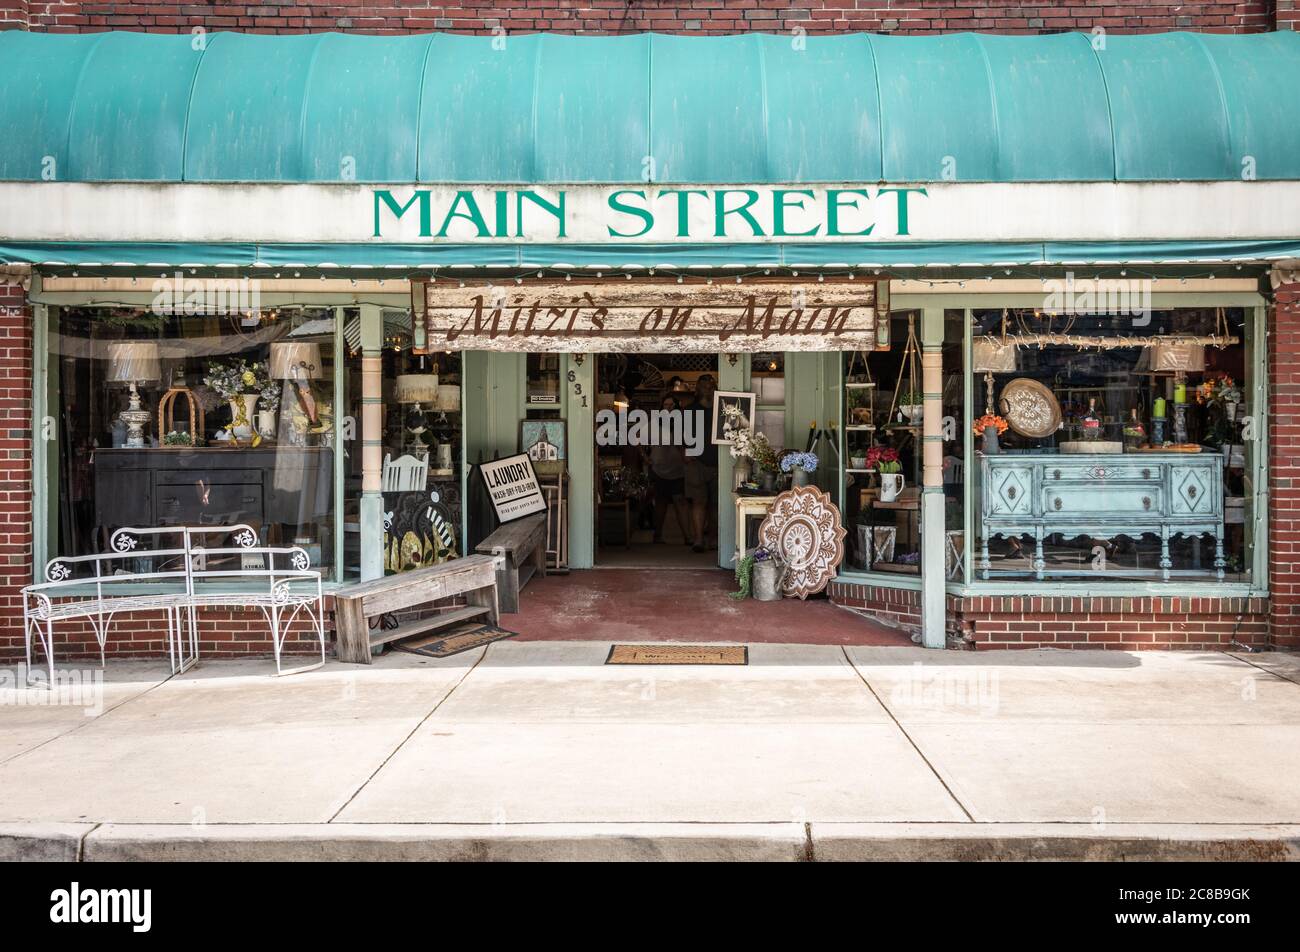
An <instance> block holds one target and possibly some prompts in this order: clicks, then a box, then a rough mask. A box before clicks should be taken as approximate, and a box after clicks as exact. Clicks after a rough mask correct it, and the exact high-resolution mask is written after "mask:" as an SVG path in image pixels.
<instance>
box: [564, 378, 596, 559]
mask: <svg viewBox="0 0 1300 952" xmlns="http://www.w3.org/2000/svg"><path fill="white" fill-rule="evenodd" d="M597 358H598V355H596V354H582V355H578V354H573V355H570V356H568V357H566V358H565V361H562V362H561V365H560V373H561V377H560V379H561V386H562V387H563V390H564V396H563V397H561V400H560V403H561V406H563V408H564V419H565V421H566V428H567V430H568V437H569V461H568V470H569V568H573V569H589V568H591V567H592V566H593V565H594V564H595V561H596V511H595V510H596V487H595V473H596V461H595V452H596V450H595V433H596V430H595V419H596V361H597ZM566 364H567V366H566Z"/></svg>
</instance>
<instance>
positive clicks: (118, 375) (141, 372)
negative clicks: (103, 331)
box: [108, 340, 162, 449]
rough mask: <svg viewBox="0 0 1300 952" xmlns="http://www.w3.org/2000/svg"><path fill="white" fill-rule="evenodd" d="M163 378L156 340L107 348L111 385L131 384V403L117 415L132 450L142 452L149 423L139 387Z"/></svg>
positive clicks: (133, 342)
mask: <svg viewBox="0 0 1300 952" xmlns="http://www.w3.org/2000/svg"><path fill="white" fill-rule="evenodd" d="M161 376H162V368H161V367H160V366H159V363H158V345H157V344H156V343H155V342H154V341H147V340H141V341H117V342H115V343H112V344H109V345H108V382H109V383H126V384H130V385H131V403H130V405H129V406H128V407H127V409H125V410H123V411H122V412H121V413H120V414H118V416H119V417H120V418H121V420H122V422H123V423H125V424H126V445H127V447H128V448H130V449H143V447H144V425H145V424H146V423H148V422H149V411H148V410H146V409H144V407H143V406H141V404H140V391H139V390H138V389H136V388H137V385H138V384H141V383H152V382H155V381H157V380H158V379H159V378H160V377H161Z"/></svg>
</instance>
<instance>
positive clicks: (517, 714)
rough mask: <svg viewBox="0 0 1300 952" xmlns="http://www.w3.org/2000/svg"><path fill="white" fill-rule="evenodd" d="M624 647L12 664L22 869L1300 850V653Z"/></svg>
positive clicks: (1259, 854)
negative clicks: (70, 689)
mask: <svg viewBox="0 0 1300 952" xmlns="http://www.w3.org/2000/svg"><path fill="white" fill-rule="evenodd" d="M608 649H609V645H608V643H595V642H585V643H576V642H568V643H561V642H531V643H529V642H516V643H512V642H500V643H497V644H495V645H492V646H490V647H488V648H487V649H484V650H478V651H474V652H469V653H466V654H463V655H460V656H457V657H455V658H451V659H447V660H444V661H434V660H430V659H425V658H420V657H418V656H415V655H409V654H403V653H392V654H389V655H386V656H384V657H383V658H380V659H378V661H377V663H376V664H375V665H372V666H369V667H365V666H351V665H342V664H336V663H331V664H330V665H328V666H327V667H326V668H325V669H323V670H320V671H315V672H310V673H307V674H304V675H298V676H293V677H288V678H279V679H277V678H275V677H271V676H268V672H270V671H271V670H273V666H272V664H271V662H270V661H269V660H266V661H259V660H252V661H237V662H204V663H202V664H201V665H200V666H199V667H198V668H196V669H194V670H193V671H191V672H188V673H186V674H184V675H182V676H179V677H170V676H169V675H168V673H167V671H166V668H165V665H160V664H148V663H126V662H123V663H115V664H110V665H109V667H108V670H107V672H106V673H105V676H104V679H103V682H102V684H101V685H98V686H96V685H95V684H93V683H91V684H90V685H89V690H88V692H87V693H86V695H85V696H83V697H78V696H75V695H68V693H67V692H65V696H64V697H63V700H64V701H65V702H66V703H62V704H58V705H48V704H43V703H41V701H42V698H41V695H43V694H45V693H46V692H44V690H43V689H21V688H18V687H16V686H15V684H17V683H21V681H19V680H17V672H16V671H14V670H12V669H10V670H8V671H6V670H4V669H0V858H18V857H24V858H42V857H58V858H69V859H76V858H80V859H86V860H97V859H160V858H162V859H166V858H187V859H188V858H223V859H272V858H284V859H326V858H410V859H463V858H482V859H495V858H593V859H624V858H626V859H639V858H646V859H650V858H656V859H676V858H716V859H726V858H742V859H790V860H806V859H884V858H1013V857H1025V858H1069V857H1079V858H1084V857H1086V858H1148V857H1149V858H1231V857H1236V858H1252V859H1254V858H1269V859H1278V858H1289V859H1296V858H1300V794H1298V793H1297V789H1298V787H1300V783H1298V782H1300V758H1298V757H1297V752H1300V659H1298V658H1296V657H1295V656H1289V655H1281V654H1267V655H1229V654H1185V653H1159V652H1141V653H1123V652H1100V651H1099V652H1063V651H1024V652H997V653H978V654H976V653H965V652H927V651H923V650H921V649H914V648H869V647H858V648H853V647H849V648H842V647H839V646H812V645H752V646H751V647H750V663H749V665H748V666H746V667H667V666H657V667H630V666H607V665H605V664H604V659H605V656H606V654H607V653H608ZM97 670H98V669H78V670H77V671H76V672H69V673H70V674H80V675H82V676H93V675H94V673H95V672H96V671H97Z"/></svg>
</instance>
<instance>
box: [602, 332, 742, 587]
mask: <svg viewBox="0 0 1300 952" xmlns="http://www.w3.org/2000/svg"><path fill="white" fill-rule="evenodd" d="M717 380H718V355H717V354H601V355H599V357H598V364H597V384H598V386H597V390H598V393H599V396H598V398H597V404H596V413H595V416H594V425H593V432H592V439H593V441H594V444H595V449H594V458H595V461H596V479H595V482H594V486H593V493H594V496H595V499H594V505H593V508H594V512H595V523H596V565H597V567H600V568H638V567H654V568H662V569H707V568H716V567H717V564H718V551H717V550H718V493H719V484H718V446H717V444H715V443H713V441H712V440H711V439H710V434H709V431H708V421H709V419H710V414H711V411H712V407H713V394H714V392H715V391H716V390H717Z"/></svg>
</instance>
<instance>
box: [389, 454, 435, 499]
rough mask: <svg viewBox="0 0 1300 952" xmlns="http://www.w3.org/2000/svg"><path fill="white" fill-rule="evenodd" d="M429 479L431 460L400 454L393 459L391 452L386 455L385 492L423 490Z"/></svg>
mask: <svg viewBox="0 0 1300 952" xmlns="http://www.w3.org/2000/svg"><path fill="white" fill-rule="evenodd" d="M428 481H429V460H428V459H427V458H426V459H417V458H416V457H414V456H409V455H408V456H399V457H397V459H393V456H392V454H391V453H388V454H385V456H384V492H386V493H409V492H423V491H424V487H425V485H426V484H427V483H428Z"/></svg>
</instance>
